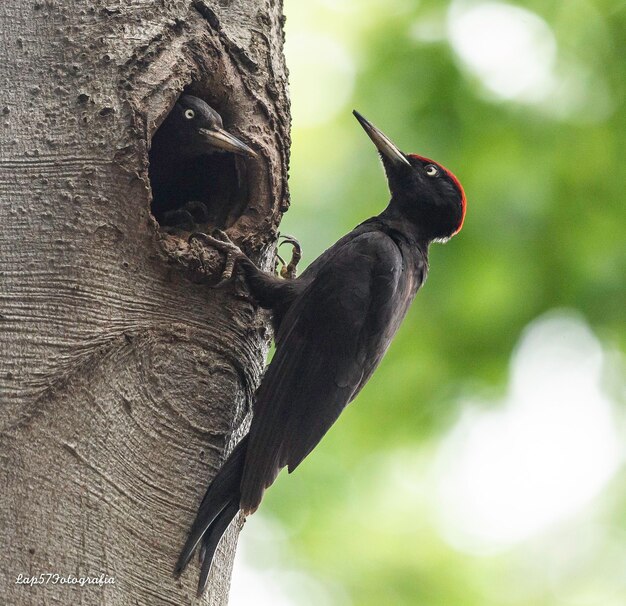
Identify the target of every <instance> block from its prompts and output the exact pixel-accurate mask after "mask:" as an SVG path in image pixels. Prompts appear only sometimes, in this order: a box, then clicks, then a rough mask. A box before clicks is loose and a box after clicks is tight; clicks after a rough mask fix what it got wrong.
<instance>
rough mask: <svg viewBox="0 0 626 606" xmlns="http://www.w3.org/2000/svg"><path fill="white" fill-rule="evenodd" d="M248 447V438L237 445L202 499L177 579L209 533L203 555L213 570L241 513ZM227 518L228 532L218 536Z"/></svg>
mask: <svg viewBox="0 0 626 606" xmlns="http://www.w3.org/2000/svg"><path fill="white" fill-rule="evenodd" d="M247 445H248V438H247V436H246V437H245V438H243V440H241V442H239V444H237V446H236V447H235V449H234V450H233V452H232V453H231V455H230V456H229V457H228V459H227V460H226V462H225V463H224V465H223V466H222V468H221V469H220V470H219V472H218V474H217V475H216V476H215V478H214V479H213V481H212V482H211V484H210V486H209V488H208V489H207V491H206V493H205V495H204V498H203V499H202V503H201V504H200V507H199V508H198V513H197V514H196V518H195V520H194V522H193V524H192V526H191V530H190V531H189V535H188V536H187V541H186V542H185V545H184V547H183V549H182V550H181V552H180V556H179V557H178V562H177V563H176V569H175V574H176V576H178V575H180V573H181V572H182V571H183V570H184V569H185V567H186V566H187V564H188V563H189V560H190V559H191V557H192V556H193V552H194V551H195V549H196V547H197V546H198V543H200V540H201V539H202V537H203V536H204V535H205V533H206V536H207V541H205V546H204V547H203V552H204V553H205V557H204V562H206V561H207V560H208V564H207V566H208V568H210V564H211V560H212V559H213V554H214V553H215V548H216V547H217V543H218V542H219V539H220V538H221V536H222V534H224V531H225V530H226V528H227V527H228V524H229V523H230V521H231V520H232V519H233V518H234V517H235V515H236V513H237V511H238V510H239V500H240V490H239V485H240V482H241V475H242V471H243V464H244V461H245V455H246V448H247ZM235 507H236V509H235V511H234V513H232V510H233V508H235ZM228 515H230V518H228ZM227 518H228V521H227V522H226V526H224V528H223V529H222V530H221V531H220V532H219V533H218V529H219V528H220V527H221V526H222V525H223V523H224V520H226V519H227ZM215 537H216V538H215ZM213 542H215V546H213V552H212V553H211V552H210V549H209V547H210V546H211V545H212V544H213ZM207 556H210V557H207ZM203 569H204V565H203ZM207 575H208V569H207ZM205 584H206V579H205Z"/></svg>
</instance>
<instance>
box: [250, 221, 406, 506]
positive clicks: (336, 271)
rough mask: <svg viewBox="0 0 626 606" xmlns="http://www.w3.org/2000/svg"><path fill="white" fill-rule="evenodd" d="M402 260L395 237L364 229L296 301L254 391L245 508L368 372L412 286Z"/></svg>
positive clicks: (292, 463)
mask: <svg viewBox="0 0 626 606" xmlns="http://www.w3.org/2000/svg"><path fill="white" fill-rule="evenodd" d="M404 269H405V268H404V267H403V258H402V254H401V252H400V249H399V248H398V246H397V245H396V243H395V242H394V241H393V240H392V239H391V238H390V237H389V236H388V235H386V234H384V233H383V232H381V231H368V232H365V233H362V234H360V235H358V236H356V237H355V238H353V239H350V240H349V241H347V242H345V243H344V244H342V245H341V246H339V247H337V249H336V251H334V253H333V254H331V255H329V257H328V260H327V261H326V262H325V263H324V264H323V266H322V267H320V268H319V269H318V270H317V271H316V275H315V277H314V279H313V280H312V281H311V283H310V284H308V286H307V287H306V289H305V290H304V291H303V292H302V294H300V295H299V297H298V298H297V299H296V301H294V303H293V305H292V306H291V308H290V309H289V312H288V313H287V314H286V316H285V318H284V319H283V321H282V323H281V326H280V331H279V333H278V335H277V338H276V353H275V355H274V358H273V360H272V362H271V364H270V365H269V368H268V369H267V372H266V374H265V376H264V378H263V381H262V383H261V386H260V387H259V390H258V392H257V398H256V403H255V408H254V417H253V420H252V426H251V428H250V434H249V445H248V452H247V455H246V462H245V467H244V473H243V477H242V482H241V494H242V497H241V507H242V509H243V510H244V511H246V512H251V511H254V510H255V509H256V508H257V507H258V505H259V503H260V501H261V498H262V496H263V491H264V490H265V488H267V487H268V486H269V485H270V484H272V482H273V481H274V480H275V479H276V476H277V475H278V472H279V471H280V469H282V468H283V467H285V466H289V471H293V469H295V467H297V466H298V464H299V463H300V462H301V461H302V459H304V458H305V457H306V456H307V455H308V454H309V453H310V452H311V450H313V448H314V447H315V446H316V445H317V443H318V442H319V441H320V440H321V438H322V437H323V435H324V434H325V433H326V432H327V431H328V429H329V428H330V426H331V425H332V424H333V423H334V422H335V420H336V419H337V417H338V416H339V414H340V413H341V411H342V410H343V408H344V407H345V406H346V404H348V402H350V400H352V398H354V397H355V396H356V394H357V393H358V392H359V390H360V389H361V387H362V386H363V385H364V384H365V382H366V381H367V380H368V379H369V377H370V376H371V374H372V372H373V371H374V369H375V367H376V366H377V364H378V362H379V361H380V359H381V358H382V356H383V354H384V352H385V351H386V349H387V347H388V346H389V343H390V342H391V339H392V337H393V334H394V333H395V331H396V329H397V327H398V325H399V323H400V321H401V319H402V317H403V316H404V314H405V312H406V309H407V307H408V305H409V303H410V300H411V299H412V297H413V294H414V290H415V289H413V288H411V287H410V285H408V282H411V281H412V280H411V279H410V278H409V274H411V273H412V272H410V271H409V272H407V271H404Z"/></svg>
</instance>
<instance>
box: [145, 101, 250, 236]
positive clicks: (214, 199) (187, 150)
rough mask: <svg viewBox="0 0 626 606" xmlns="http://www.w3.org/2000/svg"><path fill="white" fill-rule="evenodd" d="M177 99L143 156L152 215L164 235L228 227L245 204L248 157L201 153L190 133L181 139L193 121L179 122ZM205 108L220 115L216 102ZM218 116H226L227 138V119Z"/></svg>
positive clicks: (229, 129) (217, 151)
mask: <svg viewBox="0 0 626 606" xmlns="http://www.w3.org/2000/svg"><path fill="white" fill-rule="evenodd" d="M184 94H191V95H193V93H184ZM193 96H195V97H197V98H200V97H199V96H198V95H193ZM182 99H183V97H182V96H181V98H179V99H178V101H177V103H176V104H175V106H174V107H173V108H172V110H171V111H170V112H169V113H168V115H167V116H166V117H165V119H164V120H163V122H162V123H161V126H160V127H159V128H158V129H157V130H156V132H155V134H154V136H153V138H152V144H151V146H150V151H149V154H148V158H149V167H148V174H149V177H150V186H151V189H152V204H151V211H152V214H153V216H154V217H155V219H156V220H157V222H158V223H159V225H160V226H161V227H162V228H163V229H166V230H167V231H175V230H180V231H209V230H210V229H211V228H215V227H217V228H219V229H227V228H228V227H230V226H231V225H233V223H235V221H237V219H238V218H239V217H240V216H241V215H242V214H243V213H244V211H245V210H246V207H247V206H248V201H249V194H248V192H249V184H248V180H249V173H250V171H249V169H248V162H250V161H251V159H250V158H249V157H247V156H245V155H240V154H236V153H233V152H229V151H223V150H220V149H217V148H215V149H211V150H204V149H200V147H199V146H198V145H196V144H195V143H194V141H193V140H192V139H190V138H189V136H188V135H189V133H186V132H185V136H181V129H187V128H193V127H194V124H193V120H189V121H184V122H181V120H180V116H179V114H180V115H183V116H184V110H183V111H182V114H181V106H180V104H181V101H182ZM205 102H206V101H205ZM210 107H211V108H212V109H213V110H215V111H217V112H218V114H220V110H219V107H217V106H216V104H214V103H213V104H210ZM220 115H222V116H224V117H225V119H224V123H223V128H224V130H226V131H227V132H229V133H231V134H232V131H231V128H230V127H231V124H232V123H231V122H230V120H229V118H230V115H228V116H225V115H224V114H220ZM200 126H201V125H200V124H199V125H198V128H200ZM205 126H206V125H205ZM238 138H239V137H238Z"/></svg>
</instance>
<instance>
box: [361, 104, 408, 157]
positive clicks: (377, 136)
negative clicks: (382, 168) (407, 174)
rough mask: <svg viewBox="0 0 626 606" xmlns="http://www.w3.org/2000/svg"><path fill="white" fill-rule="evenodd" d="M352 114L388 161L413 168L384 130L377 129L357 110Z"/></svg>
mask: <svg viewBox="0 0 626 606" xmlns="http://www.w3.org/2000/svg"><path fill="white" fill-rule="evenodd" d="M352 113H353V114H354V117H355V118H356V119H357V120H358V121H359V123H360V124H361V126H362V127H363V130H365V132H366V133H367V135H368V137H369V138H370V139H371V140H372V141H373V143H374V145H375V146H376V149H377V150H378V151H379V152H380V153H381V154H382V155H383V156H384V157H385V158H387V160H389V161H390V162H392V163H394V164H408V165H409V166H411V163H410V162H409V161H408V160H407V158H406V156H405V155H404V154H403V153H402V152H401V151H400V150H399V149H398V147H397V146H396V145H395V144H394V143H393V142H392V141H391V139H390V138H389V137H388V136H387V135H386V134H385V133H384V132H383V131H382V130H380V129H378V128H376V127H375V126H374V125H373V124H372V123H371V122H370V121H369V120H366V119H365V118H364V117H363V116H362V115H361V114H360V113H359V112H358V111H356V109H355V110H353V111H352Z"/></svg>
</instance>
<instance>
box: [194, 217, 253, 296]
mask: <svg viewBox="0 0 626 606" xmlns="http://www.w3.org/2000/svg"><path fill="white" fill-rule="evenodd" d="M194 240H198V241H200V242H202V243H203V244H204V245H205V246H212V247H213V248H217V250H219V251H220V252H223V253H224V254H225V255H226V262H225V263H224V269H223V270H222V276H221V278H220V280H219V282H218V283H217V284H214V285H213V286H212V287H213V288H219V287H220V286H222V285H223V284H226V282H229V281H230V280H231V279H232V277H233V271H234V269H235V264H236V263H237V261H238V260H239V259H243V258H245V256H246V255H245V254H244V253H243V251H242V250H241V249H240V248H239V247H238V246H237V245H236V244H235V243H234V242H233V241H232V240H231V239H230V238H229V237H228V235H227V234H226V233H225V232H223V231H222V230H221V229H214V230H213V233H212V235H209V234H205V233H202V232H195V233H193V234H191V235H190V236H189V238H188V239H187V242H188V243H189V244H192V243H193V241H194Z"/></svg>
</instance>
